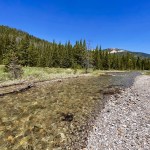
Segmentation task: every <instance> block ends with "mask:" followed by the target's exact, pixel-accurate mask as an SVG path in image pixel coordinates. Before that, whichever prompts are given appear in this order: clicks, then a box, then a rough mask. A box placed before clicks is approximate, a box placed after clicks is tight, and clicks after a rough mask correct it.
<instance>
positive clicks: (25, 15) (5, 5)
mask: <svg viewBox="0 0 150 150" xmlns="http://www.w3.org/2000/svg"><path fill="white" fill-rule="evenodd" d="M0 25H7V26H10V27H14V28H17V29H21V30H23V31H26V32H28V33H30V34H32V35H34V36H37V37H40V38H42V39H45V40H48V41H52V40H53V39H54V40H55V41H57V42H62V43H65V42H66V41H68V40H70V41H71V42H72V43H74V41H75V40H79V39H86V40H87V41H89V42H90V46H91V47H94V46H96V45H97V44H98V45H101V46H102V48H115V47H117V48H123V49H128V50H132V51H142V52H146V53H150V0H0Z"/></svg>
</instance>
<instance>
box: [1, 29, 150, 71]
mask: <svg viewBox="0 0 150 150" xmlns="http://www.w3.org/2000/svg"><path fill="white" fill-rule="evenodd" d="M14 55H15V56H16V57H17V58H18V61H19V64H20V65H22V66H31V67H32V66H34V67H60V68H93V69H101V70H109V69H115V70H150V58H144V57H137V56H135V55H134V54H132V53H128V52H127V53H124V54H122V55H119V54H116V53H114V54H111V53H109V51H107V50H102V49H101V46H97V47H96V48H94V49H90V48H89V46H88V44H87V42H86V40H79V41H76V42H75V44H71V42H70V41H68V42H66V43H65V44H62V43H56V42H55V41H52V42H49V41H46V40H42V39H39V38H37V37H34V36H32V35H29V34H28V33H26V32H23V31H21V30H17V29H15V28H9V27H7V26H0V64H8V63H9V62H10V59H11V57H12V56H14Z"/></svg>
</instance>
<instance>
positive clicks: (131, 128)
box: [85, 75, 150, 150]
mask: <svg viewBox="0 0 150 150" xmlns="http://www.w3.org/2000/svg"><path fill="white" fill-rule="evenodd" d="M149 100H150V76H146V75H142V76H138V77H136V79H135V82H134V84H133V86H132V87H128V88H126V89H125V90H124V91H122V93H121V94H115V95H112V96H110V99H109V100H108V102H107V103H106V105H105V108H104V109H103V110H102V111H101V113H99V115H98V116H97V117H96V119H95V121H93V122H92V130H91V131H90V132H89V134H88V139H87V147H86V148H85V149H87V150H105V149H106V150H108V149H110V150H114V149H115V150H126V149H130V150H135V149H138V150H148V149H150V142H149V141H150V136H149V135H150V118H149V116H150V105H149Z"/></svg>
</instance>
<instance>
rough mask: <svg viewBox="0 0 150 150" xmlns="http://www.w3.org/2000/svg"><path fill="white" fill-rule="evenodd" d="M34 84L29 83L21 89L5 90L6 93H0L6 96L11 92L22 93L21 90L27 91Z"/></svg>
mask: <svg viewBox="0 0 150 150" xmlns="http://www.w3.org/2000/svg"><path fill="white" fill-rule="evenodd" d="M33 86H34V85H32V84H29V85H27V86H25V87H22V88H20V89H16V90H13V91H10V92H5V93H0V96H6V95H9V94H16V93H21V92H25V91H27V90H28V89H30V88H32V87H33Z"/></svg>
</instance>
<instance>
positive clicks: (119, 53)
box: [104, 48, 150, 58]
mask: <svg viewBox="0 0 150 150" xmlns="http://www.w3.org/2000/svg"><path fill="white" fill-rule="evenodd" d="M106 50H107V51H108V52H109V53H110V54H114V53H116V54H118V55H123V54H125V53H130V54H133V55H135V56H136V57H144V58H150V54H147V53H142V52H132V51H129V50H124V49H119V48H108V49H104V51H106Z"/></svg>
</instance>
